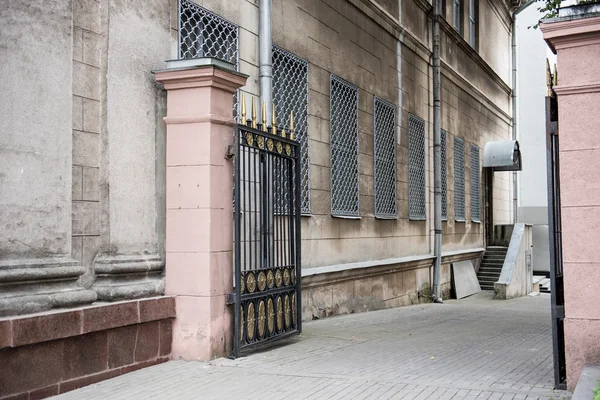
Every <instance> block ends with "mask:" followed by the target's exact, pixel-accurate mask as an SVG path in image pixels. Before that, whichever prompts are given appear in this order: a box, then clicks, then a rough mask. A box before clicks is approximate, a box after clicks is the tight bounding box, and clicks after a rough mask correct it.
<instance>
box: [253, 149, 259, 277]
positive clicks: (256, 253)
mask: <svg viewBox="0 0 600 400" xmlns="http://www.w3.org/2000/svg"><path fill="white" fill-rule="evenodd" d="M252 153H253V160H252V161H253V163H252V164H253V168H252V176H253V177H254V182H253V184H252V185H253V188H254V213H253V214H254V230H253V231H252V235H253V236H254V262H253V263H252V264H251V267H252V268H251V269H253V267H254V266H255V265H258V261H259V259H260V257H261V254H262V250H261V247H260V246H262V236H261V235H260V233H261V225H260V220H259V218H261V215H262V214H259V210H260V206H261V204H262V191H260V190H258V188H259V187H260V184H259V182H260V169H261V159H260V158H261V154H260V150H256V149H253V151H252Z"/></svg>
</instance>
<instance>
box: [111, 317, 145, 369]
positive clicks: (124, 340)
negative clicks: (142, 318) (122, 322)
mask: <svg viewBox="0 0 600 400" xmlns="http://www.w3.org/2000/svg"><path fill="white" fill-rule="evenodd" d="M137 332H138V326H137V325H131V326H124V327H121V328H116V329H111V330H110V331H109V332H108V368H111V369H112V368H118V367H122V366H124V365H130V364H133V360H134V352H135V343H136V338H137Z"/></svg>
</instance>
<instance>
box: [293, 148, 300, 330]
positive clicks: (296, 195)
mask: <svg viewBox="0 0 600 400" xmlns="http://www.w3.org/2000/svg"><path fill="white" fill-rule="evenodd" d="M299 143H300V142H297V143H296V148H295V149H294V160H293V162H292V161H290V164H292V165H293V167H294V172H295V175H296V176H295V177H296V179H295V185H290V187H291V188H293V193H294V206H295V210H294V214H293V216H294V225H295V226H294V227H295V228H296V235H295V238H294V239H295V241H296V243H295V244H296V245H295V246H294V247H295V249H294V250H295V251H296V326H297V327H298V332H302V273H301V268H302V265H301V262H300V260H301V249H302V248H301V247H300V245H301V243H300V190H298V189H299V188H300V149H299ZM291 175H292V174H290V176H291ZM290 183H291V182H290ZM290 197H291V196H290ZM290 211H291V210H290Z"/></svg>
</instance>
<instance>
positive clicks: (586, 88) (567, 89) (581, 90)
mask: <svg viewBox="0 0 600 400" xmlns="http://www.w3.org/2000/svg"><path fill="white" fill-rule="evenodd" d="M553 89H554V91H555V92H556V94H557V95H558V96H568V95H570V94H587V93H598V92H600V82H594V83H590V84H586V85H568V86H563V85H560V86H554V87H553Z"/></svg>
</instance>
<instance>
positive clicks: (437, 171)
mask: <svg viewBox="0 0 600 400" xmlns="http://www.w3.org/2000/svg"><path fill="white" fill-rule="evenodd" d="M440 1H441V0H433V59H432V63H433V150H434V151H433V163H434V168H433V188H434V214H433V218H434V230H435V236H434V242H433V243H434V244H433V247H434V248H433V253H434V255H435V261H434V266H433V301H434V302H436V303H441V302H442V296H441V288H440V280H441V268H442V179H441V178H442V140H441V137H442V135H441V111H442V109H441V99H440V97H441V96H440V91H441V88H440Z"/></svg>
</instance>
